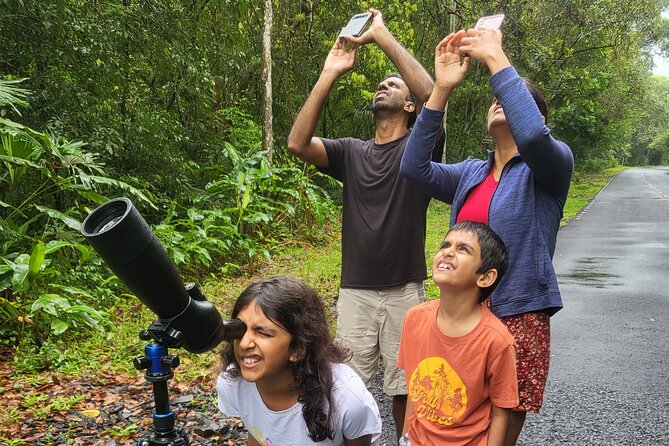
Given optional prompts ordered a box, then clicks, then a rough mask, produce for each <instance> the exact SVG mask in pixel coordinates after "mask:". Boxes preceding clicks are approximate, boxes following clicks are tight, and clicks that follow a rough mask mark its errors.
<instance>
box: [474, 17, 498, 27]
mask: <svg viewBox="0 0 669 446" xmlns="http://www.w3.org/2000/svg"><path fill="white" fill-rule="evenodd" d="M502 22H504V14H496V15H487V16H485V17H481V18H480V19H479V20H478V22H476V26H475V27H474V29H495V30H496V29H499V28H500V27H501V26H502Z"/></svg>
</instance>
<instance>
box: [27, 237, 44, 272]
mask: <svg viewBox="0 0 669 446" xmlns="http://www.w3.org/2000/svg"><path fill="white" fill-rule="evenodd" d="M44 255H45V248H44V242H42V241H39V242H38V243H37V244H36V245H35V247H34V248H33V252H32V253H31V254H30V262H29V263H28V270H29V273H30V274H32V275H37V274H39V272H40V270H41V269H42V265H43V264H44Z"/></svg>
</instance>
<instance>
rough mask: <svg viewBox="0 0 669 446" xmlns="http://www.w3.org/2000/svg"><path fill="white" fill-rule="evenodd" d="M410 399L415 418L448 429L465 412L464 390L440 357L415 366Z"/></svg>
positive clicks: (457, 377) (465, 395) (426, 359)
mask: <svg viewBox="0 0 669 446" xmlns="http://www.w3.org/2000/svg"><path fill="white" fill-rule="evenodd" d="M409 398H411V402H412V403H413V407H414V413H415V414H416V417H417V418H425V419H427V420H428V421H431V422H432V423H437V424H440V425H442V426H450V425H452V424H453V423H454V422H455V421H457V419H458V418H460V417H461V416H462V414H464V413H465V410H466V409H467V389H466V388H465V385H464V383H463V382H462V380H461V379H460V376H459V375H458V374H457V373H456V372H455V370H453V368H452V367H451V366H450V364H449V363H448V362H447V361H446V360H445V359H444V358H439V357H435V356H432V357H428V358H425V359H423V360H422V361H420V362H419V363H418V365H417V366H416V369H415V370H414V371H413V373H412V374H411V380H410V381H409Z"/></svg>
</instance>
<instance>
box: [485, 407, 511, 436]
mask: <svg viewBox="0 0 669 446" xmlns="http://www.w3.org/2000/svg"><path fill="white" fill-rule="evenodd" d="M509 420H511V409H503V408H501V407H497V406H495V405H493V406H492V416H491V419H490V429H489V430H488V446H503V445H504V440H505V439H506V433H507V431H508V430H509Z"/></svg>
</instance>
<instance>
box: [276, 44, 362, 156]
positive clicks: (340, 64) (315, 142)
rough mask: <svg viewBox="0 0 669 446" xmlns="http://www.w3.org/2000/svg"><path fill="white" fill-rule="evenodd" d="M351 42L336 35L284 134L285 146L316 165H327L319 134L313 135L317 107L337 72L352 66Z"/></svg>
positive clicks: (323, 101) (318, 107)
mask: <svg viewBox="0 0 669 446" xmlns="http://www.w3.org/2000/svg"><path fill="white" fill-rule="evenodd" d="M354 62H355V46H354V45H353V46H351V48H350V49H347V44H346V42H345V41H344V40H342V39H337V40H336V41H335V43H334V45H333V46H332V49H331V50H330V53H329V54H328V57H327V58H326V59H325V63H324V64H323V71H322V72H321V75H320V77H319V78H318V81H317V82H316V85H314V88H313V89H312V90H311V93H310V94H309V97H308V98H307V100H306V102H305V103H304V105H303V106H302V109H301V110H300V112H299V113H298V114H297V118H295V122H294V123H293V128H292V129H291V130H290V135H288V150H290V151H291V152H292V153H293V154H295V155H297V156H299V157H300V158H301V159H302V160H304V161H306V162H308V163H311V164H315V165H316V166H318V167H328V165H329V163H328V155H327V152H326V151H325V146H324V145H323V142H322V141H321V140H320V138H316V137H314V133H315V132H316V124H317V123H318V117H319V116H320V113H321V109H322V108H323V104H325V100H326V99H327V97H328V95H329V94H330V91H331V90H332V87H333V86H334V84H335V83H336V82H337V79H339V78H340V77H341V76H343V75H344V74H346V73H347V72H348V71H350V70H351V68H353V63H354Z"/></svg>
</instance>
